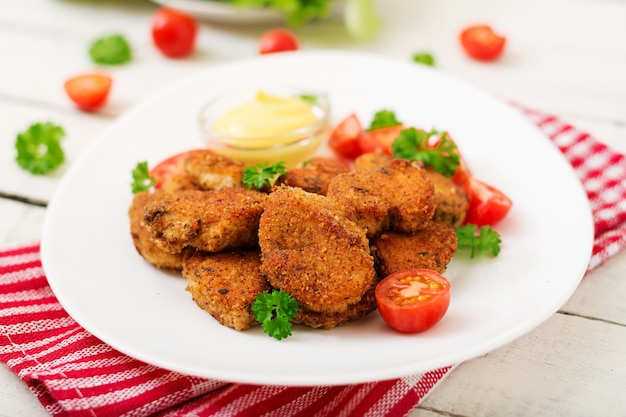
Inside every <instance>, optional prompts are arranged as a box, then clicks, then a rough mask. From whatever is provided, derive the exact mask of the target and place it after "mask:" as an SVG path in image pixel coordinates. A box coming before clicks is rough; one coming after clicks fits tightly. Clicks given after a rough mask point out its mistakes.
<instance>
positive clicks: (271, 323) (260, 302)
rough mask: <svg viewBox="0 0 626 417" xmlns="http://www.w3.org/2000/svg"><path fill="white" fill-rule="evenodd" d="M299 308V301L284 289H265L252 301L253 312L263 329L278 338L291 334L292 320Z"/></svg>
mask: <svg viewBox="0 0 626 417" xmlns="http://www.w3.org/2000/svg"><path fill="white" fill-rule="evenodd" d="M299 310H300V306H299V305H298V302H297V301H296V300H295V299H294V298H293V297H292V296H291V295H289V294H288V293H286V292H285V291H282V290H272V292H269V291H263V292H262V293H260V294H259V295H257V296H256V298H255V299H254V302H253V303H252V312H253V313H254V317H255V318H256V319H257V321H258V322H259V323H261V325H262V326H263V331H264V332H265V333H267V334H268V335H269V336H271V337H273V338H274V339H278V340H281V339H284V338H286V337H289V336H291V327H292V326H291V320H292V319H293V318H294V317H295V316H296V314H298V311H299Z"/></svg>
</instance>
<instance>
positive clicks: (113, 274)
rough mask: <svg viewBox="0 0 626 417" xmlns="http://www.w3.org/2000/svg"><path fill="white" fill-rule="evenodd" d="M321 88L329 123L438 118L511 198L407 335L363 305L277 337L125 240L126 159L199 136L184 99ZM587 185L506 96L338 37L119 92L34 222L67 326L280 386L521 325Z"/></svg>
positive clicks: (574, 234)
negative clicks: (425, 319) (137, 93)
mask: <svg viewBox="0 0 626 417" xmlns="http://www.w3.org/2000/svg"><path fill="white" fill-rule="evenodd" d="M285 79H288V80H289V81H290V83H291V84H293V85H299V86H307V87H308V88H310V90H312V91H322V92H326V93H328V95H329V97H330V101H331V103H332V107H333V120H334V121H335V122H336V121H338V120H339V119H341V118H343V117H345V116H346V115H347V114H348V113H350V112H352V111H356V112H357V113H358V114H359V115H360V116H361V118H362V119H363V120H364V121H368V120H369V119H370V118H371V116H372V115H373V114H374V112H375V111H376V110H380V109H383V108H386V109H392V110H394V111H396V113H397V115H398V117H399V118H400V119H401V120H403V121H405V122H406V123H410V124H414V125H417V126H421V127H424V128H427V129H428V128H437V129H446V130H448V131H449V132H451V134H452V136H453V137H454V138H455V139H456V141H457V142H458V145H459V147H460V149H461V151H462V152H463V154H464V156H465V157H466V159H467V161H468V162H469V165H470V167H471V169H472V170H473V172H474V174H475V175H476V176H477V177H478V178H481V179H484V180H486V181H487V182H490V183H492V184H493V185H495V186H496V187H498V188H501V189H502V190H505V191H506V193H507V194H508V195H509V196H510V197H511V198H512V199H513V201H514V206H513V209H512V211H511V213H510V215H509V216H508V217H507V218H506V219H505V221H503V222H502V223H501V224H499V225H498V227H497V229H498V230H499V231H500V232H501V234H502V239H503V244H502V252H501V253H500V255H499V256H498V257H497V258H495V259H489V258H480V259H476V260H472V261H469V260H462V259H460V258H459V259H455V260H453V261H452V263H451V264H450V266H449V269H448V271H447V273H446V276H447V277H448V278H449V279H450V281H451V283H452V301H451V305H450V308H449V310H448V313H447V314H446V315H445V317H444V318H443V319H442V321H441V322H440V323H438V325H437V326H435V327H434V328H432V329H431V330H429V331H427V332H424V333H422V334H415V335H402V334H399V333H396V332H394V331H392V330H390V329H389V328H387V327H386V326H385V325H384V324H383V322H382V320H381V319H380V318H379V316H378V314H377V313H373V314H371V315H369V316H368V317H367V318H365V319H363V320H361V321H358V322H354V323H351V324H349V325H346V326H344V327H340V328H336V329H334V330H330V331H323V330H312V329H307V328H304V327H300V326H297V327H296V328H295V329H294V334H293V336H292V337H290V338H288V339H285V340H282V341H277V340H274V339H271V338H269V337H268V336H266V335H264V334H263V333H262V331H261V329H260V328H256V329H253V330H250V331H246V332H237V331H234V330H231V329H229V328H226V327H223V326H221V325H219V324H217V322H216V321H214V320H213V318H212V317H210V316H209V315H208V314H207V313H206V312H204V311H202V310H201V309H200V308H198V307H197V306H196V304H195V303H194V302H193V301H192V300H191V297H190V294H189V293H188V292H187V291H185V281H184V280H183V279H182V278H179V277H178V276H177V275H176V274H169V273H165V272H163V271H160V270H157V269H155V268H153V267H152V266H150V265H149V264H147V263H146V262H144V261H143V260H142V259H141V258H140V257H139V255H138V254H137V253H136V251H135V249H134V247H133V244H132V242H131V238H130V235H129V226H128V219H127V209H128V207H129V205H130V202H131V199H132V195H131V191H130V181H131V175H130V173H131V170H132V169H133V168H134V166H135V165H136V163H137V162H139V161H148V162H149V164H151V165H153V164H155V163H156V162H158V161H160V160H161V159H163V158H165V157H166V156H168V155H170V154H173V153H175V152H179V151H183V150H186V149H189V148H194V147H197V146H199V145H201V144H202V141H201V138H200V134H199V131H198V127H197V116H198V111H199V109H200V107H201V106H202V105H203V104H204V102H205V101H206V100H207V99H208V97H209V96H210V95H212V94H214V93H216V92H217V91H218V89H219V90H229V89H234V88H236V89H240V88H242V87H245V86H248V87H251V88H258V87H263V86H266V85H273V84H281V83H282V82H284V80H285ZM592 236H593V230H592V222H591V215H590V210H589V206H588V203H587V199H586V197H585V194H584V192H583V190H582V187H581V185H580V183H579V182H578V180H577V177H576V176H575V174H574V172H573V170H572V169H571V168H570V166H569V165H568V163H567V162H566V161H565V159H564V158H563V157H562V155H561V154H560V153H559V152H558V150H557V149H556V148H555V147H554V145H553V144H552V143H551V142H550V141H549V140H548V139H547V138H546V137H545V136H544V135H543V134H542V133H541V132H540V131H539V130H538V129H536V128H535V127H534V126H533V125H531V124H530V123H529V122H527V121H526V120H525V119H524V118H523V117H522V116H521V115H519V114H518V112H517V111H516V110H514V109H512V108H511V107H509V106H508V105H506V104H504V103H502V102H499V101H497V100H496V99H494V98H492V97H490V96H488V95H486V94H484V93H482V92H480V91H478V90H476V89H474V88H472V87H471V86H468V85H466V84H464V83H462V82H459V81H457V80H455V79H451V78H449V77H447V76H445V75H443V74H441V73H440V72H437V71H436V70H433V69H431V68H427V67H424V66H420V65H415V64H413V63H410V62H400V61H395V60H390V59H386V58H381V57H376V56H370V55H362V54H355V53H349V52H317V53H316V52H303V51H300V52H296V53H285V54H275V55H273V56H264V57H256V58H253V59H249V60H244V61H239V62H232V63H229V64H224V65H221V66H215V67H212V68H211V69H209V70H207V71H206V72H204V73H202V74H199V75H198V76H196V77H194V78H191V79H188V80H185V81H184V82H181V83H178V84H176V85H174V86H172V87H170V88H168V89H166V90H164V91H162V92H161V93H159V94H157V95H155V96H153V97H152V98H150V99H148V100H147V101H145V102H144V103H143V104H141V105H139V106H137V107H135V108H134V109H132V110H131V111H129V112H128V113H126V114H125V115H123V116H122V117H121V118H120V119H119V120H117V121H116V122H115V123H114V125H113V126H112V127H111V128H110V129H109V130H108V131H107V132H106V133H105V134H104V135H103V136H102V137H100V138H99V139H98V140H97V141H96V143H95V144H94V145H93V146H92V147H91V148H90V149H89V150H88V151H87V152H85V153H84V154H83V155H82V157H81V158H80V159H79V160H78V161H76V163H75V164H74V165H73V167H72V169H71V170H70V171H69V172H68V173H67V175H66V177H65V178H64V180H63V182H62V184H61V185H60V187H59V189H58V192H57V193H56V195H55V196H54V198H53V200H52V202H51V204H50V206H49V208H48V216H47V219H46V223H45V230H44V235H43V242H42V258H43V265H44V268H45V271H46V274H47V276H48V279H49V281H50V285H51V286H52V289H53V290H54V292H55V294H56V295H57V297H58V298H59V301H60V302H61V304H62V305H63V306H64V307H65V308H66V309H67V311H68V312H69V314H70V315H71V316H72V317H74V318H75V319H76V320H77V321H78V322H79V323H80V324H81V325H82V326H84V327H85V328H86V329H87V330H89V331H90V332H92V333H93V334H94V335H96V336H97V337H99V338H100V339H102V340H103V341H105V342H107V343H109V344H110V345H112V346H113V347H115V348H117V349H119V350H120V351H122V352H124V353H126V354H128V355H130V356H133V357H135V358H137V359H140V360H143V361H146V362H149V363H151V364H154V365H158V366H161V367H164V368H167V369H170V370H175V371H180V372H183V373H187V374H192V375H197V376H203V377H212V378H218V379H222V380H228V381H235V382H246V383H262V384H285V385H322V384H343V383H356V382H364V381H373V380H382V379H387V378H394V377H400V376H404V375H408V374H413V373H417V372H424V371H428V370H431V369H434V368H438V367H441V366H445V365H449V364H453V363H458V362H461V361H464V360H467V359H470V358H473V357H476V356H478V355H481V354H484V353H486V352H489V351H491V350H493V349H496V348H498V347H500V346H502V345H504V344H506V343H508V342H510V341H512V340H514V339H516V338H517V337H519V336H521V335H522V334H524V333H526V332H528V331H529V330H531V329H532V328H534V327H535V326H537V325H539V324H540V323H542V322H543V321H544V320H546V319H547V318H548V317H550V316H551V315H552V314H553V313H554V312H556V311H557V310H558V308H559V307H560V306H561V305H563V304H564V303H565V301H567V299H568V298H569V297H570V295H571V294H572V293H573V291H574V290H575V289H576V287H577V285H578V283H579V281H580V280H581V278H582V276H583V274H584V272H585V269H586V266H587V262H588V260H589V256H590V253H591V246H592Z"/></svg>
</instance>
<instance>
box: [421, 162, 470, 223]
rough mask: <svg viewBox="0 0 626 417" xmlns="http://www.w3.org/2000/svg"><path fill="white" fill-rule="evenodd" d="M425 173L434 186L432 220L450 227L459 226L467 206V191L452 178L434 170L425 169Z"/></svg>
mask: <svg viewBox="0 0 626 417" xmlns="http://www.w3.org/2000/svg"><path fill="white" fill-rule="evenodd" d="M426 173H427V174H428V178H429V179H430V182H432V183H433V186H434V187H435V214H434V215H433V220H438V221H442V222H444V223H447V224H449V225H450V226H452V227H459V226H461V225H462V224H463V221H464V220H465V216H466V214H467V209H468V208H469V197H468V196H467V193H466V192H465V191H464V190H463V189H462V188H461V187H459V186H458V185H456V184H455V183H454V182H453V181H452V179H450V178H448V177H445V176H443V175H441V174H440V173H438V172H436V171H433V170H426Z"/></svg>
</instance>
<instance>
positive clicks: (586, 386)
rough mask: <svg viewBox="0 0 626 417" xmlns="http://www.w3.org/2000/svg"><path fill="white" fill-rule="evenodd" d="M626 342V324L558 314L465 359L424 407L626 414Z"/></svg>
mask: <svg viewBox="0 0 626 417" xmlns="http://www.w3.org/2000/svg"><path fill="white" fill-rule="evenodd" d="M625 343H626V327H624V326H617V325H614V324H610V323H605V322H602V321H597V320H589V319H585V318H581V317H575V316H567V315H564V314H556V315H554V316H553V317H551V318H550V319H549V320H548V321H547V322H545V323H544V324H543V325H542V326H540V327H538V328H536V329H535V330H533V331H531V332H530V333H529V334H527V335H525V336H523V337H521V338H520V339H518V340H516V341H514V342H512V343H510V344H508V345H506V346H504V347H502V348H500V349H498V350H496V351H494V352H492V353H489V354H488V355H485V356H483V357H481V358H477V359H474V360H471V361H468V362H465V363H463V364H461V365H459V367H458V368H457V369H455V371H454V372H453V373H452V374H451V375H449V376H448V378H447V379H446V380H445V381H444V383H443V384H442V385H440V386H439V387H438V389H437V390H435V391H434V392H433V393H432V395H431V396H429V397H428V398H427V399H426V400H425V401H424V403H423V404H422V407H423V408H425V409H429V410H437V411H441V412H443V413H444V415H455V416H457V415H458V416H513V415H517V416H521V415H524V416H568V417H577V416H580V417H586V416H593V415H607V416H609V415H614V416H617V415H623V413H624V411H625V410H626V408H625V406H624V392H626V355H624V345H625ZM599 410H601V411H600V412H599ZM445 413H448V414H445ZM411 416H412V417H418V416H419V417H423V416H424V414H421V410H418V411H417V412H414V413H413V414H411Z"/></svg>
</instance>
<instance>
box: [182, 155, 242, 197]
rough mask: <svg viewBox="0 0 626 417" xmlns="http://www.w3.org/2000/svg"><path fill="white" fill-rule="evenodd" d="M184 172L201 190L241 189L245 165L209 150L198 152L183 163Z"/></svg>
mask: <svg viewBox="0 0 626 417" xmlns="http://www.w3.org/2000/svg"><path fill="white" fill-rule="evenodd" d="M183 168H184V170H185V172H187V174H188V175H189V176H190V177H191V179H192V180H193V182H194V183H195V184H197V186H198V187H200V188H201V189H203V190H221V189H223V188H233V187H243V183H242V182H241V180H242V178H243V170H244V168H245V164H244V163H243V162H242V161H236V160H234V159H232V158H229V157H227V156H224V155H220V154H218V153H215V152H213V151H211V150H198V151H196V152H193V153H192V154H191V155H189V156H188V157H187V158H185V160H184V161H183Z"/></svg>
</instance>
